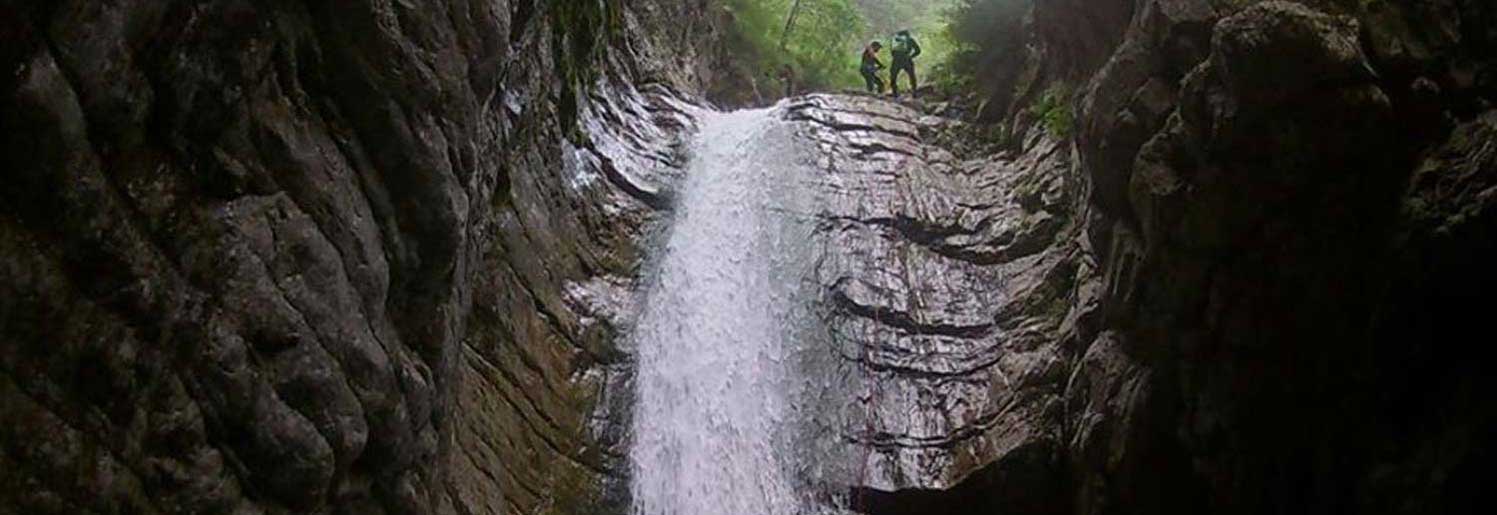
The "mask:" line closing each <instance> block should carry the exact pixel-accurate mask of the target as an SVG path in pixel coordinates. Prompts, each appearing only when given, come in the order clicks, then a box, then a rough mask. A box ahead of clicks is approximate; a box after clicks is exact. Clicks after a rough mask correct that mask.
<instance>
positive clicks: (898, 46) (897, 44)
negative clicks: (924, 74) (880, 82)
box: [889, 30, 920, 98]
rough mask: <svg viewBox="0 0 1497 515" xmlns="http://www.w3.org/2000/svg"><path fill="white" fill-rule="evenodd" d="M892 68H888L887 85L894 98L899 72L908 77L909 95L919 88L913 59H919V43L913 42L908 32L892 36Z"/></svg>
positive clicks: (897, 90)
mask: <svg viewBox="0 0 1497 515" xmlns="http://www.w3.org/2000/svg"><path fill="white" fill-rule="evenodd" d="M893 51H894V66H892V67H890V68H889V70H890V71H889V84H890V85H891V86H893V87H894V96H895V97H896V98H898V97H899V72H900V71H901V70H903V71H904V72H905V73H908V74H909V75H910V95H912V96H913V95H914V94H915V90H916V89H919V88H920V81H919V79H917V78H915V58H916V57H920V43H917V42H915V37H914V36H911V35H910V31H908V30H901V31H899V33H898V34H895V35H894V48H893Z"/></svg>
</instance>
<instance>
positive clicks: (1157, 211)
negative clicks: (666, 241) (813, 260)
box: [793, 0, 1497, 514]
mask: <svg viewBox="0 0 1497 515" xmlns="http://www.w3.org/2000/svg"><path fill="white" fill-rule="evenodd" d="M1494 14H1497V13H1494V10H1493V9H1492V8H1491V7H1490V6H1488V5H1486V4H1484V3H1481V2H1463V1H1440V2H1433V3H1429V2H1424V3H1413V2H1373V3H1368V2H1305V3H1294V2H1282V1H1270V2H1252V3H1242V2H1213V1H1207V0H1140V1H1133V0H1112V1H1106V2H1086V3H1085V5H1081V3H1079V2H1039V3H1036V4H1035V5H1034V7H1033V12H1032V13H1031V15H1030V16H1029V17H1028V19H1027V23H1028V24H1029V27H1028V30H1029V33H1028V34H1029V35H1028V37H1029V39H1030V43H1029V44H1028V45H1027V48H1028V49H1029V52H1030V54H1029V55H1028V56H1027V58H1026V59H1027V61H1026V63H1024V64H1022V66H1024V69H1022V70H1019V71H998V72H995V76H1004V77H1016V78H1017V79H1015V82H1014V84H1013V88H1012V91H1004V92H1001V94H1000V95H998V96H995V97H993V98H992V99H989V102H990V103H989V105H988V106H987V108H985V114H986V115H992V114H993V110H995V109H1000V107H995V105H996V104H995V103H1001V102H1011V104H1010V105H1009V107H1007V108H1003V109H1002V111H1000V112H1006V113H1007V119H1006V123H1005V124H1006V125H1007V126H1008V127H1010V128H1011V130H1012V131H1014V135H1015V136H1017V137H1008V138H1004V140H1005V143H1006V144H1009V145H1010V148H1009V149H1008V151H1007V152H1006V153H1003V154H999V155H997V156H990V157H987V158H982V157H980V156H975V157H973V156H964V157H967V158H957V157H954V156H952V155H951V153H950V152H946V151H943V150H941V149H940V147H941V145H940V144H939V141H940V140H941V138H926V137H922V136H923V134H926V133H929V132H932V131H935V130H938V128H939V127H941V126H943V125H945V124H948V123H949V122H944V121H940V120H937V119H932V118H925V117H922V116H920V115H919V113H916V112H913V111H910V110H908V109H903V108H898V107H893V106H892V105H891V104H886V103H882V102H876V101H858V100H849V99H845V98H820V97H812V98H810V99H807V100H805V101H803V102H801V103H799V104H798V105H796V106H794V107H793V113H794V116H795V117H797V118H800V119H803V120H806V121H807V122H808V124H809V125H810V126H811V127H812V129H810V130H808V134H809V136H810V137H812V138H813V139H815V140H817V141H819V142H821V143H822V145H821V146H822V148H823V153H824V157H823V162H822V167H823V168H825V169H826V170H827V172H828V173H827V177H826V182H827V185H825V186H824V187H825V188H826V189H828V190H829V191H831V192H832V193H831V194H830V195H829V198H828V201H827V202H826V205H827V208H826V212H824V213H821V216H822V217H823V218H824V221H823V222H822V224H823V225H822V228H821V230H820V233H821V234H822V235H823V237H825V238H826V239H827V241H828V242H829V243H828V246H829V248H830V249H831V250H828V251H827V252H826V255H827V258H826V259H825V260H824V261H823V263H822V265H821V267H820V269H819V276H818V282H819V283H820V284H822V285H823V287H824V288H825V289H826V297H827V299H826V303H827V304H828V306H829V308H828V309H829V311H830V314H829V316H828V317H827V320H828V325H829V326H830V328H831V333H832V340H833V346H834V348H836V349H837V351H838V353H839V354H840V355H841V356H842V357H843V358H844V359H845V361H847V362H848V363H851V365H849V367H850V368H852V369H853V370H856V371H857V372H856V373H857V374H862V375H863V376H864V377H868V378H871V379H869V380H867V381H865V383H863V386H861V389H856V388H855V390H856V391H857V392H858V393H857V394H856V395H855V396H854V402H853V405H852V407H851V408H849V409H848V410H847V411H846V412H844V413H843V414H842V415H841V418H842V419H843V424H842V429H843V432H844V433H845V434H846V435H847V439H849V440H850V441H852V442H853V443H854V446H855V447H857V448H861V449H862V452H864V453H865V454H864V456H865V457H864V458H863V459H861V460H860V461H859V466H858V467H856V468H859V469H860V470H855V471H854V473H853V475H852V479H851V481H850V482H851V483H852V484H853V485H854V492H853V499H852V504H853V507H854V508H856V509H858V510H859V511H864V512H869V513H921V512H928V511H929V510H932V509H937V510H938V511H942V512H949V513H969V512H970V513H986V512H992V511H999V512H1003V513H1086V514H1109V513H1224V514H1234V513H1242V514H1247V513H1476V512H1478V506H1479V504H1478V502H1477V499H1476V496H1477V494H1478V493H1479V492H1480V488H1481V486H1480V485H1481V484H1482V480H1481V479H1479V478H1480V477H1482V476H1483V475H1482V474H1480V473H1479V472H1478V469H1479V467H1480V466H1481V464H1482V463H1484V462H1485V461H1486V460H1487V459H1488V458H1489V457H1490V456H1491V444H1490V442H1489V440H1490V439H1489V438H1487V437H1485V436H1483V435H1487V434H1490V433H1492V432H1493V430H1494V424H1497V410H1494V409H1493V405H1492V404H1491V403H1489V402H1483V401H1481V400H1480V394H1479V393H1478V392H1483V391H1491V390H1492V388H1493V386H1494V385H1493V384H1492V381H1491V380H1490V379H1489V374H1484V373H1482V372H1480V371H1479V370H1478V365H1476V363H1477V362H1479V361H1478V360H1476V359H1475V358H1476V356H1478V355H1479V353H1478V350H1477V348H1478V347H1479V343H1477V341H1478V339H1473V337H1472V336H1469V335H1479V334H1481V333H1482V332H1483V330H1484V329H1483V327H1482V325H1481V323H1482V322H1481V310H1482V308H1481V307H1480V306H1484V305H1486V304H1489V303H1486V302H1483V300H1482V299H1483V292H1485V291H1489V290H1491V289H1492V288H1494V287H1497V272H1494V271H1493V270H1492V267H1491V263H1497V254H1494V252H1493V251H1494V245H1493V236H1494V235H1497V225H1494V213H1493V212H1492V210H1491V207H1492V199H1493V196H1494V195H1497V182H1494V181H1497V175H1494V174H1497V170H1494V156H1497V138H1494V133H1493V124H1494V120H1497V118H1494V116H1497V111H1494V110H1493V106H1492V104H1491V102H1492V100H1493V99H1494V97H1497V45H1494V43H1497V39H1494V37H1493V36H1494V34H1493V30H1492V29H1491V27H1492V25H1491V23H1492V21H1493V15H1494ZM1044 91H1074V92H1075V96H1074V97H1073V98H1071V99H1069V102H1068V103H1069V105H1070V107H1071V108H1072V109H1071V110H1068V111H1066V113H1068V114H1067V115H1068V116H1069V113H1074V121H1075V124H1074V132H1071V133H1068V134H1056V133H1055V132H1056V131H1055V130H1054V127H1051V130H1050V131H1049V132H1050V134H1049V135H1046V134H1044V132H1045V131H1044V130H1042V128H1041V127H1040V126H1042V125H1044V120H1042V119H1039V118H1041V117H1040V116H1038V115H1039V114H1040V113H1036V112H1035V109H1032V108H1031V107H1030V106H1031V105H1032V104H1035V103H1037V102H1039V101H1040V94H1039V93H1040V92H1044ZM1056 136H1059V137H1060V138H1056ZM1057 139H1060V140H1063V141H1057Z"/></svg>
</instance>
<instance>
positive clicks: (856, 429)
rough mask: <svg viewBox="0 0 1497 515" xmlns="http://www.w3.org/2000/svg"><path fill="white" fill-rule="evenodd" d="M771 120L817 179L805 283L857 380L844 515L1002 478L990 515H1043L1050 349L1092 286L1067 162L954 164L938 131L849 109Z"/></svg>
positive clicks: (1040, 157) (814, 106) (1060, 357)
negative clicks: (849, 494)
mask: <svg viewBox="0 0 1497 515" xmlns="http://www.w3.org/2000/svg"><path fill="white" fill-rule="evenodd" d="M788 116H789V117H790V118H791V119H794V120H800V121H802V122H803V125H804V127H805V129H804V131H803V134H804V135H805V136H806V137H807V138H810V139H811V140H812V141H813V142H814V143H815V145H816V146H817V148H819V149H820V153H819V156H820V157H819V158H818V159H819V161H818V163H817V164H818V167H819V168H821V169H823V170H824V172H825V173H824V174H823V175H822V176H821V177H819V178H817V180H816V181H815V184H816V187H818V188H819V189H820V190H821V192H822V197H823V201H822V205H823V208H822V209H821V210H820V211H819V212H818V213H816V214H815V216H816V217H817V219H818V220H819V223H818V225H817V229H816V232H815V234H816V236H815V237H816V239H817V242H816V245H818V246H819V248H820V249H821V250H820V255H821V256H822V257H821V259H820V260H819V261H818V265H817V267H816V269H815V276H816V277H815V280H816V282H817V283H818V284H820V285H821V286H822V288H823V293H822V299H821V302H822V303H824V305H825V311H826V317H825V320H824V323H825V324H826V325H827V328H826V329H827V332H828V333H829V335H830V336H829V342H828V344H829V345H831V346H832V348H833V350H834V353H835V355H836V357H837V359H838V360H839V361H840V363H841V365H840V368H841V370H843V372H842V373H843V374H848V375H850V376H852V377H855V378H856V379H855V380H854V381H852V388H853V390H854V394H853V395H852V397H853V398H854V400H853V402H852V403H851V404H850V405H848V406H846V407H845V410H844V411H843V412H842V415H841V417H842V418H841V419H840V420H838V421H837V424H838V425H839V426H840V427H839V428H838V429H837V430H838V431H840V432H841V434H842V437H843V438H845V439H847V440H848V441H850V442H852V444H853V445H852V447H853V449H852V450H851V451H850V452H851V453H852V454H853V460H854V467H853V468H854V470H853V471H852V484H853V487H854V492H853V500H852V502H853V504H854V507H855V508H859V509H866V510H871V511H873V512H878V513H897V512H901V511H900V510H907V509H922V508H923V509H928V508H930V505H928V504H927V505H924V506H921V505H920V504H921V503H920V501H918V499H920V498H921V497H922V496H923V495H925V494H922V492H938V491H945V490H948V489H952V488H953V487H955V486H957V485H959V484H964V482H966V483H965V484H968V485H970V484H975V483H977V482H978V480H974V479H970V478H973V477H981V478H1005V479H1004V480H1003V481H996V483H997V484H1003V485H1005V486H1004V487H1005V488H1006V489H1008V490H1011V491H1013V492H1014V494H1015V495H1013V496H1012V497H1009V498H1006V499H1004V501H1003V502H1002V503H993V506H1002V507H1014V506H1021V507H1026V508H1034V507H1037V506H1043V505H1045V504H1046V503H1049V501H1052V500H1053V499H1054V497H1051V496H1053V495H1055V494H1058V493H1059V490H1058V489H1055V488H1051V485H1048V484H1046V483H1047V482H1046V481H1045V479H1047V478H1054V477H1056V475H1057V473H1058V471H1059V468H1058V466H1059V461H1058V449H1059V448H1060V445H1061V444H1060V431H1059V429H1060V423H1061V418H1060V417H1061V414H1062V413H1063V409H1062V407H1061V405H1060V401H1061V393H1062V391H1063V389H1064V383H1065V380H1066V369H1065V363H1066V361H1067V360H1066V358H1065V347H1064V342H1063V341H1062V340H1061V339H1059V338H1057V335H1059V334H1062V333H1063V332H1064V330H1065V328H1066V327H1067V324H1068V322H1070V323H1074V321H1068V320H1067V314H1068V312H1069V306H1070V304H1069V302H1068V296H1069V294H1070V292H1071V291H1072V290H1073V288H1074V285H1075V284H1076V282H1077V281H1078V276H1081V275H1085V274H1088V273H1093V272H1092V270H1093V269H1092V268H1091V267H1090V264H1089V262H1088V259H1087V251H1086V250H1085V249H1084V248H1083V246H1082V245H1081V244H1080V241H1081V239H1080V238H1078V235H1079V233H1080V227H1081V225H1082V223H1081V221H1079V220H1077V219H1076V218H1074V214H1075V213H1076V209H1077V207H1078V206H1079V205H1081V204H1082V203H1083V202H1084V201H1083V200H1081V199H1083V196H1082V195H1079V194H1078V192H1077V190H1076V187H1077V184H1076V183H1075V182H1073V181H1070V180H1068V178H1067V177H1068V173H1069V162H1068V161H1067V159H1066V156H1067V155H1069V154H1068V153H1067V152H1065V149H1064V148H1062V147H1061V146H1060V145H1059V144H1057V143H1056V142H1055V141H1053V140H1051V139H1049V138H1047V137H1044V136H1043V135H1041V134H1039V133H1037V135H1036V136H1035V137H1034V138H1033V139H1032V140H1031V142H1030V144H1031V147H1030V152H1028V153H1026V154H1024V155H1023V157H1022V158H1019V159H1013V158H1012V157H1009V156H1002V157H991V158H989V157H984V158H976V159H961V158H958V157H957V156H955V155H953V154H952V153H951V152H949V151H946V150H944V149H942V148H940V147H939V146H936V145H932V144H927V143H926V142H925V140H926V139H927V138H928V137H929V136H930V135H931V134H932V133H934V132H936V131H940V130H943V125H945V124H951V123H955V122H951V121H949V120H944V119H940V118H935V117H926V116H922V115H920V113H919V112H918V111H914V110H911V109H909V108H906V107H904V106H901V105H898V104H893V103H888V102H885V101H881V100H870V99H866V98H862V97H833V96H811V97H807V98H805V99H801V100H797V101H795V102H794V103H792V104H791V105H790V106H789V107H788ZM1015 478H1026V481H1028V482H1026V483H1025V484H1026V485H1038V488H1027V487H1024V488H1021V487H1017V486H1015V485H1013V484H1012V483H1011V481H1009V480H1012V479H1015ZM983 481H990V479H984V480H983ZM984 484H989V483H984ZM968 500H969V501H973V502H979V503H986V502H987V501H986V500H985V499H984V496H983V495H981V494H979V495H976V496H972V497H971V498H970V499H968ZM941 502H942V503H943V505H945V506H947V507H951V508H955V507H958V505H959V504H960V502H954V501H952V500H950V499H945V500H943V501H941ZM963 502H965V501H963ZM1049 504H1052V505H1053V503H1049ZM974 508H975V507H974Z"/></svg>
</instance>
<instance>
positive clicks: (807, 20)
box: [725, 0, 867, 89]
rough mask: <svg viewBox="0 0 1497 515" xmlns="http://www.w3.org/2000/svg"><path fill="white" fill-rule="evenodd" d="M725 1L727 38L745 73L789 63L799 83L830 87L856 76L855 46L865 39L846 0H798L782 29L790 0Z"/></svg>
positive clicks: (771, 69) (850, 82)
mask: <svg viewBox="0 0 1497 515" xmlns="http://www.w3.org/2000/svg"><path fill="white" fill-rule="evenodd" d="M725 2H726V4H727V7H728V8H729V10H730V11H731V12H732V15H733V20H734V29H735V32H736V34H735V36H736V37H734V38H733V39H731V40H730V41H729V44H730V45H731V47H732V48H731V49H732V51H733V53H734V55H735V57H736V58H737V59H738V60H739V61H740V63H741V64H745V65H746V67H747V70H746V71H747V72H748V75H749V76H752V77H762V76H765V75H766V74H773V73H774V72H775V71H776V70H778V69H779V68H780V67H781V66H783V65H785V64H789V65H791V66H792V67H793V68H794V69H795V73H796V78H797V80H798V81H799V82H800V84H801V86H802V87H803V88H811V89H836V88H841V87H846V86H849V85H853V84H857V83H859V82H861V79H859V78H858V72H857V68H858V59H859V52H860V51H861V49H862V48H863V45H864V44H866V43H867V42H866V41H860V40H859V38H858V36H859V35H860V34H863V33H864V31H865V27H866V24H865V22H864V21H863V17H862V15H861V14H860V13H859V12H858V10H857V9H856V8H855V7H853V5H852V4H851V3H849V0H802V1H801V7H800V12H798V13H797V14H796V18H795V24H794V25H793V26H792V27H791V29H790V31H789V33H788V35H787V33H786V32H785V22H786V19H787V18H788V17H789V15H790V9H791V7H792V4H794V3H795V0H725ZM782 41H783V43H784V47H783V48H782V47H781V43H782ZM745 61H746V63H744V62H745Z"/></svg>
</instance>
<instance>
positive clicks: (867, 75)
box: [859, 41, 884, 94]
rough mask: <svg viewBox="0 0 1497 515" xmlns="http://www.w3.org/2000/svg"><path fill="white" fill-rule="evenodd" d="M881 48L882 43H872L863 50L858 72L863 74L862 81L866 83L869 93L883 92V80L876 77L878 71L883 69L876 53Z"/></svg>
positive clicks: (882, 64)
mask: <svg viewBox="0 0 1497 515" xmlns="http://www.w3.org/2000/svg"><path fill="white" fill-rule="evenodd" d="M883 48H884V44H883V43H879V42H877V41H874V42H872V43H869V44H868V46H867V47H866V48H864V49H863V66H862V67H861V68H859V71H861V72H863V80H864V81H866V82H867V83H868V92H869V93H880V94H882V93H883V92H884V79H882V78H879V76H878V72H879V70H882V69H884V63H882V62H879V60H878V51H879V50H881V49H883Z"/></svg>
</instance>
